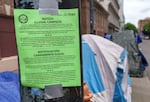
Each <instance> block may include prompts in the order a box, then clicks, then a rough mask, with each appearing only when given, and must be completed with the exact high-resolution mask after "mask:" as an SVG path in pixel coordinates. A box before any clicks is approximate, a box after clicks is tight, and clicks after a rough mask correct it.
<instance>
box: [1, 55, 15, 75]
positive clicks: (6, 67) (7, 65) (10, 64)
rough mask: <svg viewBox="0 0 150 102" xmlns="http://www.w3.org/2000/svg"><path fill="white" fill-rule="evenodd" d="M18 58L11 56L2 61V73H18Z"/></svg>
mask: <svg viewBox="0 0 150 102" xmlns="http://www.w3.org/2000/svg"><path fill="white" fill-rule="evenodd" d="M17 58H18V57H17V56H11V57H5V58H2V59H1V60H0V72H4V71H15V72H16V71H17V70H18V59H17Z"/></svg>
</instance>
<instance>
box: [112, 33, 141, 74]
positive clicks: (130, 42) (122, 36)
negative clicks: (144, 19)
mask: <svg viewBox="0 0 150 102" xmlns="http://www.w3.org/2000/svg"><path fill="white" fill-rule="evenodd" d="M112 41H113V42H115V43H116V44H119V45H120V46H122V47H123V48H125V49H127V51H128V53H129V54H128V60H129V73H130V76H138V77H140V76H143V70H142V58H141V57H142V56H141V54H140V51H139V48H138V45H137V43H136V42H137V40H136V39H135V35H134V34H133V32H132V31H124V32H120V33H114V34H112Z"/></svg>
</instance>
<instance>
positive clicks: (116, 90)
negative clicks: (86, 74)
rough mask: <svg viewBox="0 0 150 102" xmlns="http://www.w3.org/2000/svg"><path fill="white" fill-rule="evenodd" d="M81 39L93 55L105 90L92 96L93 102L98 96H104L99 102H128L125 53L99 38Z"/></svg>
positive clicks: (129, 97) (84, 37) (116, 46)
mask: <svg viewBox="0 0 150 102" xmlns="http://www.w3.org/2000/svg"><path fill="white" fill-rule="evenodd" d="M82 37H83V39H84V40H85V41H86V42H87V43H88V44H89V46H90V48H91V49H92V51H93V52H94V53H95V59H96V62H97V65H98V68H99V72H100V74H101V77H102V82H103V84H104V88H105V90H104V91H103V92H99V93H98V94H96V95H94V96H95V97H94V99H95V100H94V101H93V102H99V100H98V99H99V98H101V97H99V95H100V94H102V95H103V96H104V97H103V98H104V99H103V100H105V101H100V102H130V101H129V100H131V91H130V90H128V88H129V85H128V61H127V51H126V50H125V49H124V48H122V47H120V46H119V45H117V44H115V43H113V42H111V41H109V40H106V39H104V38H102V37H100V36H96V35H90V34H86V35H83V36H82ZM119 68H120V69H121V70H122V71H121V72H120V70H118V69H119ZM83 69H84V67H83ZM130 88H131V87H130ZM98 97H99V98H98Z"/></svg>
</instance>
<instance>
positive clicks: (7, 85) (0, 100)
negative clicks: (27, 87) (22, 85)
mask: <svg viewBox="0 0 150 102" xmlns="http://www.w3.org/2000/svg"><path fill="white" fill-rule="evenodd" d="M0 102H20V91H19V76H18V74H16V73H13V72H1V73H0Z"/></svg>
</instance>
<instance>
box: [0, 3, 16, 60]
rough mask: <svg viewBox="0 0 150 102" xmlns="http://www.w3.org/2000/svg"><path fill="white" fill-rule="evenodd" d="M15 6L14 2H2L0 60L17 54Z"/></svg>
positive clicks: (0, 7)
mask: <svg viewBox="0 0 150 102" xmlns="http://www.w3.org/2000/svg"><path fill="white" fill-rule="evenodd" d="M13 4H14V3H13V0H0V59H1V58H3V57H9V56H14V55H16V54H17V51H16V40H15V31H14V23H13V8H14V6H13Z"/></svg>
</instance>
